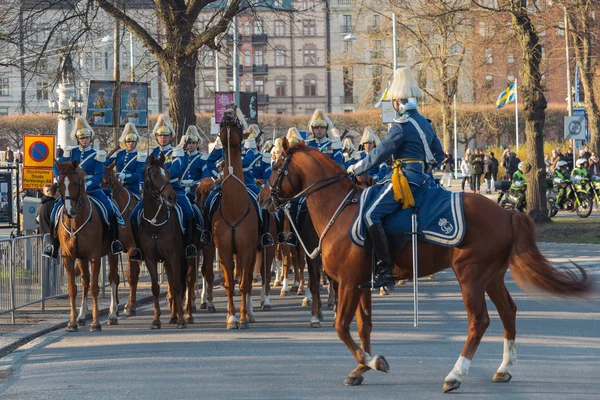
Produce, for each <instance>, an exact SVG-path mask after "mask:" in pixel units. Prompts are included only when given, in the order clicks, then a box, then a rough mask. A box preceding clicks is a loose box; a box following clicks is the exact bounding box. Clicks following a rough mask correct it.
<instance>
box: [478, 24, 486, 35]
mask: <svg viewBox="0 0 600 400" xmlns="http://www.w3.org/2000/svg"><path fill="white" fill-rule="evenodd" d="M479 36H485V22H480V23H479Z"/></svg>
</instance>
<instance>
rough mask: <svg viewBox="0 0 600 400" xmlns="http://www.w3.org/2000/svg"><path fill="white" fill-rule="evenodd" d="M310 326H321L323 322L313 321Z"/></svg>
mask: <svg viewBox="0 0 600 400" xmlns="http://www.w3.org/2000/svg"><path fill="white" fill-rule="evenodd" d="M310 327H311V328H320V327H321V322H320V321H319V322H311V323H310Z"/></svg>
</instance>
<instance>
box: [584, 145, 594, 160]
mask: <svg viewBox="0 0 600 400" xmlns="http://www.w3.org/2000/svg"><path fill="white" fill-rule="evenodd" d="M591 156H592V153H590V146H588V145H587V144H586V145H585V146H583V158H585V159H586V160H589V159H590V157H591Z"/></svg>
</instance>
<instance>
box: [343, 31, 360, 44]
mask: <svg viewBox="0 0 600 400" xmlns="http://www.w3.org/2000/svg"><path fill="white" fill-rule="evenodd" d="M356 39H358V38H357V37H356V35H354V33H352V32H350V33H348V34H347V35H346V36H344V42H353V41H355V40H356Z"/></svg>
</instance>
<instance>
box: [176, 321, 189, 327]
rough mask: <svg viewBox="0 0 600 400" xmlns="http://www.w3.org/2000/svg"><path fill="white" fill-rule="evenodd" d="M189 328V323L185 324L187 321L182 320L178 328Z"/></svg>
mask: <svg viewBox="0 0 600 400" xmlns="http://www.w3.org/2000/svg"><path fill="white" fill-rule="evenodd" d="M185 328H187V325H186V324H185V322H180V323H178V324H177V329H185Z"/></svg>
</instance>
